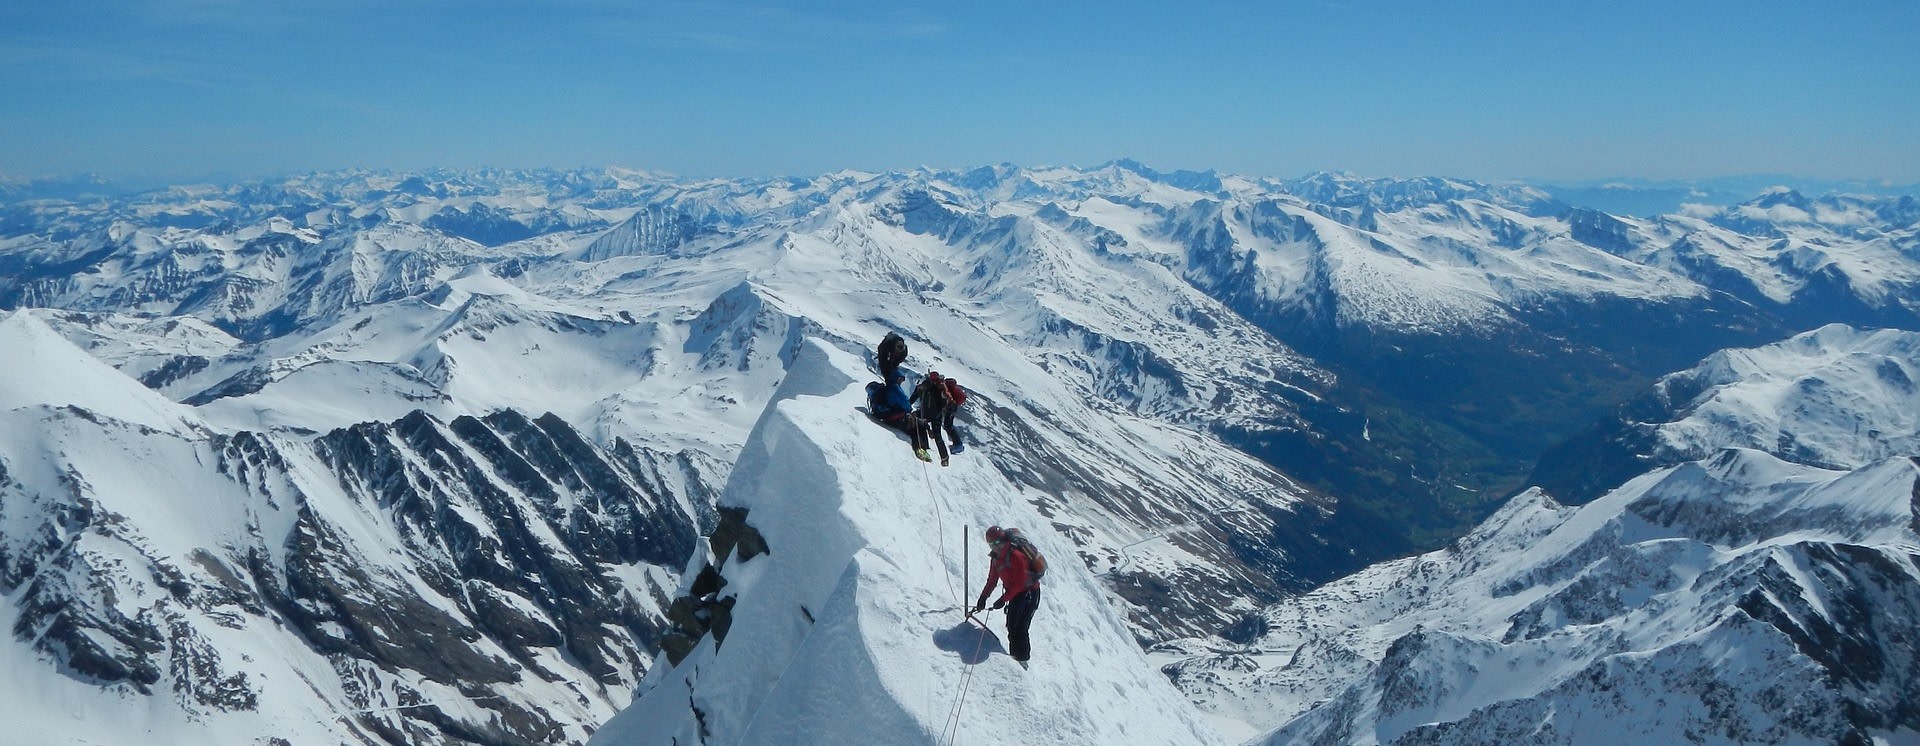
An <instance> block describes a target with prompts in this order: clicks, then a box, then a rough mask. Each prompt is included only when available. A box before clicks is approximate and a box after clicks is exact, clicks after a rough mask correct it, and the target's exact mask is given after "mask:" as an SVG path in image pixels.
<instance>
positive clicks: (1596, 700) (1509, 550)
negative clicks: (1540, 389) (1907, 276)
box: [1161, 328, 1920, 744]
mask: <svg viewBox="0 0 1920 746" xmlns="http://www.w3.org/2000/svg"><path fill="white" fill-rule="evenodd" d="M1915 336H1916V335H1914V334H1911V333H1891V332H1881V333H1860V332H1855V331H1853V330H1850V329H1845V328H1828V329H1822V330H1818V331H1816V332H1811V333H1808V334H1805V335H1802V336H1800V337H1798V338H1795V339H1793V340H1789V341H1787V342H1783V343H1781V344H1779V345H1775V346H1770V347H1767V348H1761V349H1755V350H1742V351H1728V352H1726V353H1722V354H1719V355H1716V356H1715V357H1714V358H1712V359H1710V360H1708V361H1707V362H1705V363H1703V364H1702V365H1701V366H1700V367H1699V368H1697V369H1695V370H1694V371H1689V372H1687V373H1686V374H1681V375H1679V376H1676V378H1687V377H1693V378H1695V379H1699V380H1714V381H1717V382H1718V383H1717V385H1716V387H1715V388H1714V394H1713V395H1712V396H1711V397H1708V399H1707V400H1708V401H1713V402H1719V403H1720V405H1718V406H1698V407H1695V408H1692V409H1690V410H1689V411H1688V412H1687V413H1686V414H1685V416H1683V417H1682V418H1680V419H1678V420H1676V421H1674V422H1672V423H1668V424H1667V425H1665V426H1664V427H1668V428H1671V429H1672V430H1674V431H1675V432H1684V433H1687V434H1689V436H1690V437H1692V438H1693V439H1692V440H1691V441H1689V445H1690V446H1691V447H1694V448H1702V449H1704V448H1706V447H1707V444H1708V443H1709V442H1711V441H1712V440H1713V439H1715V438H1719V439H1722V440H1723V441H1724V442H1721V443H1720V444H1719V445H1720V448H1721V449H1720V450H1717V451H1712V452H1709V453H1707V454H1705V455H1704V456H1703V457H1701V458H1699V459H1697V460H1691V461H1687V462H1684V463H1680V464H1678V465H1675V466H1667V467H1663V468H1656V469H1653V470H1652V471H1649V472H1648V473H1645V474H1643V475H1641V476H1639V477H1636V478H1634V479H1632V480H1630V481H1628V482H1627V483H1626V484H1624V485H1623V486H1621V487H1619V488H1618V489H1615V490H1612V491H1611V492H1609V493H1608V494H1606V495H1605V496H1603V497H1601V498H1600V499H1598V500H1595V501H1593V502H1591V503H1589V504H1587V505H1584V506H1579V507H1568V506H1563V505H1561V504H1559V503H1557V502H1555V501H1554V500H1553V499H1551V498H1550V497H1548V496H1547V495H1546V494H1544V493H1543V492H1541V491H1539V490H1537V489H1536V490H1530V491H1528V492H1526V493H1524V494H1522V495H1520V496H1518V497H1516V498H1514V499H1513V500H1512V501H1511V502H1510V503H1509V504H1508V505H1507V506H1506V507H1505V508H1503V509H1502V510H1501V511H1500V512H1499V513H1497V514H1496V515H1494V516H1493V517H1492V518H1490V519H1488V520H1487V521H1486V522H1485V523H1483V524H1482V525H1481V526H1480V527H1479V528H1478V529H1476V530H1475V531H1474V532H1473V533H1472V534H1470V535H1468V536H1466V537H1464V538H1462V539H1460V540H1459V541H1458V542H1456V543H1455V544H1454V546H1452V547H1451V548H1449V549H1447V550H1443V551H1440V552H1434V553H1431V554H1427V555H1423V556H1419V557H1413V558H1409V559H1406V560H1400V561H1397V562H1392V563H1386V564H1382V565H1378V566H1375V567H1373V568H1369V569H1368V570H1366V571H1364V572H1361V573H1358V574H1356V575H1354V576H1352V577H1349V578H1345V579H1342V580H1340V581H1337V582H1335V583H1331V584H1328V585H1326V586H1323V587H1321V588H1319V589H1316V590H1314V591H1313V592H1311V593H1308V594H1306V595H1304V596H1302V597H1300V598H1298V599H1294V600H1290V601H1288V602H1285V603H1282V604H1280V605H1277V606H1275V607H1272V608H1269V609H1267V610H1266V611H1265V612H1263V613H1262V614H1261V615H1260V617H1259V624H1258V625H1257V628H1256V629H1254V630H1253V632H1254V633H1255V634H1253V635H1252V636H1250V637H1248V638H1245V639H1243V640H1242V643H1244V644H1241V643H1234V642H1229V641H1225V640H1218V639H1216V640H1212V641H1199V640H1194V641H1187V642H1184V643H1181V644H1178V645H1173V646H1168V647H1167V648H1164V649H1163V650H1162V651H1161V652H1162V654H1165V655H1168V656H1170V657H1172V658H1174V659H1176V660H1175V661H1174V662H1172V663H1171V664H1170V665H1169V667H1168V670H1169V672H1170V673H1171V674H1172V675H1173V676H1174V677H1175V679H1176V681H1177V682H1178V683H1179V684H1180V686H1181V687H1182V688H1183V689H1184V690H1185V691H1187V692H1188V694H1189V695H1190V696H1192V697H1194V699H1195V700H1196V701H1197V702H1199V703H1200V704H1201V705H1202V706H1203V707H1205V708H1207V709H1209V710H1210V711H1212V712H1215V713H1217V714H1218V715H1220V716H1222V717H1224V718H1228V719H1231V720H1235V721H1239V722H1244V723H1246V724H1248V725H1250V726H1252V727H1254V728H1267V727H1273V726H1278V728H1277V729H1275V730H1274V731H1272V732H1271V733H1270V734H1269V735H1267V736H1265V737H1264V738H1263V739H1262V740H1263V742H1269V743H1275V744H1283V743H1488V742H1499V741H1506V740H1512V739H1515V738H1519V739H1523V740H1532V741H1538V742H1545V743H1626V742H1643V743H1645V742H1675V741H1678V740H1683V739H1684V740H1696V741H1699V740H1704V741H1706V742H1713V743H1756V742H1758V743H1805V742H1822V743H1833V742H1842V743H1866V742H1867V741H1868V740H1869V739H1872V738H1881V737H1894V736H1896V735H1897V734H1901V733H1905V734H1908V735H1910V734H1911V733H1912V732H1914V731H1915V730H1920V708H1916V707H1915V705H1914V703H1915V702H1920V664H1916V661H1920V657H1916V654H1917V649H1916V647H1915V642H1914V641H1915V640H1920V625H1917V624H1916V621H1915V620H1916V619H1920V617H1916V616H1915V614H1916V612H1920V535H1916V533H1915V531H1916V526H1920V501H1917V500H1916V497H1915V496H1916V495H1920V459H1917V458H1916V457H1915V456H1916V453H1915V452H1914V450H1913V448H1912V447H1911V440H1910V439H1907V440H1901V439H1899V438H1895V439H1893V440H1895V441H1896V442H1904V443H1906V444H1907V445H1906V446H1904V447H1894V448H1890V449H1889V450H1890V451H1891V452H1882V453H1878V454H1873V455H1870V456H1869V457H1867V458H1863V459H1861V460H1858V461H1856V462H1853V463H1850V464H1847V465H1845V466H1843V467H1841V468H1837V469H1823V468H1819V467H1815V466H1809V465H1805V464H1799V463H1793V462H1790V461H1786V460H1782V458H1780V457H1779V456H1777V455H1775V454H1770V453H1767V452H1765V451H1759V450H1752V449H1749V448H1746V447H1744V446H1746V445H1748V444H1749V443H1752V442H1755V440H1756V439H1754V438H1752V434H1754V433H1762V434H1766V433H1771V432H1775V431H1774V430H1772V429H1770V428H1772V427H1773V426H1774V425H1775V424H1776V423H1781V422H1788V421H1791V422H1798V423H1802V424H1799V425H1795V426H1793V427H1795V428H1801V429H1796V430H1794V432H1805V433H1806V434H1807V436H1808V437H1809V439H1811V440H1812V441H1814V442H1828V441H1825V440H1824V439H1823V438H1821V437H1820V436H1821V434H1822V433H1828V432H1831V430H1830V428H1828V427H1826V426H1825V423H1848V424H1849V425H1850V426H1854V427H1859V428H1862V429H1863V430H1862V431H1863V432H1864V430H1868V429H1871V430H1878V431H1881V432H1886V433H1890V434H1898V433H1903V432H1907V431H1908V430H1910V429H1911V423H1910V422H1909V420H1910V419H1911V414H1910V413H1911V409H1910V407H1908V406H1904V405H1903V404H1902V402H1904V399H1903V398H1901V397H1904V396H1906V392H1905V391H1904V390H1903V389H1901V388H1900V387H1893V388H1892V389H1891V390H1889V389H1885V388H1876V387H1863V388H1857V389H1855V390H1854V395H1851V396H1845V397H1835V396H1832V395H1831V391H1832V390H1833V389H1834V388H1836V387H1839V386H1842V385H1846V384H1850V383H1857V382H1858V381H1857V379H1859V377H1860V376H1861V375H1862V373H1863V371H1864V372H1865V373H1866V374H1867V375H1868V376H1869V378H1868V379H1867V380H1871V379H1872V377H1873V376H1876V375H1878V374H1876V373H1874V371H1878V370H1885V369H1887V366H1888V365H1895V366H1897V368H1899V369H1905V368H1910V366H1912V365H1913V364H1914V363H1916V362H1920V356H1917V355H1916V353H1915V350H1916V348H1915V347H1914V346H1913V339H1914V337H1915ZM1782 377H1784V378H1787V379H1790V380H1793V381H1795V382H1796V383H1794V384H1792V385H1784V386H1783V385H1780V383H1779V380H1780V379H1781V378H1782ZM1756 394H1757V395H1756ZM1733 402H1739V405H1738V406H1734V405H1732V403H1733ZM1757 441H1758V442H1760V443H1761V444H1763V445H1773V446H1775V447H1778V448H1780V449H1781V450H1783V451H1787V450H1796V449H1795V448H1793V447H1792V444H1793V443H1795V442H1798V441H1793V440H1786V441H1782V440H1779V439H1776V438H1773V437H1771V436H1770V435H1768V436H1765V437H1760V438H1758V439H1757Z"/></svg>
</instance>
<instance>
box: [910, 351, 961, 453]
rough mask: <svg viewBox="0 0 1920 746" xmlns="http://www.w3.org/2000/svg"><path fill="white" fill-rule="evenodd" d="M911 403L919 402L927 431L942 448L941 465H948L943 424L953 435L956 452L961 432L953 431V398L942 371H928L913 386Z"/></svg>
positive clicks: (958, 447)
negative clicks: (942, 376) (924, 376)
mask: <svg viewBox="0 0 1920 746" xmlns="http://www.w3.org/2000/svg"><path fill="white" fill-rule="evenodd" d="M908 402H909V403H918V404H919V405H920V409H919V411H918V414H919V415H920V419H921V420H922V421H924V422H926V423H927V432H928V433H929V434H931V435H932V436H933V443H934V445H935V446H938V447H939V450H940V465H941V466H946V465H947V441H946V438H944V437H942V436H941V429H942V427H941V426H942V425H945V430H946V432H948V433H951V434H952V435H953V445H954V452H956V453H958V452H959V450H960V434H959V433H956V432H954V431H953V398H952V395H951V394H948V393H947V385H946V381H945V380H944V379H942V378H941V377H940V371H937V370H930V371H927V377H926V378H923V379H921V380H920V385H918V386H915V387H913V396H911V397H908Z"/></svg>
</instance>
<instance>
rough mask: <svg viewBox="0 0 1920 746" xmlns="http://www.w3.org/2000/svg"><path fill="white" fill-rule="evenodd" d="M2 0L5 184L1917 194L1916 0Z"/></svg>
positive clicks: (1919, 85)
mask: <svg viewBox="0 0 1920 746" xmlns="http://www.w3.org/2000/svg"><path fill="white" fill-rule="evenodd" d="M1034 5H1036V4H1026V3H1011V2H1000V1H998V0H995V1H991V2H975V3H965V4H951V5H943V6H937V7H935V6H912V5H906V4H899V3H884V2H877V1H875V0H837V1H835V2H827V3H806V4H803V3H796V2H759V3H751V4H731V3H712V2H687V3H672V4H647V5H644V6H643V5H641V4H629V3H622V2H615V1H613V0H564V1H562V2H555V3H547V4H538V5H536V4H530V3H510V2H502V1H499V0H483V1H481V2H475V3H451V2H437V1H427V0H398V1H391V2H373V1H372V0H335V1H334V2H318V1H317V0H293V1H291V2H286V3H277V4H271V5H266V4H255V3H247V2H242V1H241V0H110V1H109V2H103V3H88V4H67V3H9V4H5V5H4V6H0V66H4V68H5V70H6V73H5V74H4V75H0V99H4V100H6V101H7V102H8V105H7V106H6V107H4V108H0V175H12V176H34V175H43V174H76V173H82V172H91V173H99V174H103V175H107V176H109V177H122V178H145V179H176V180H177V179H192V178H199V177H204V176H208V175H216V174H217V175H224V176H241V177H251V176H260V175H268V174H281V173H292V172H300V171H309V170H332V169H339V168H357V167H364V168H375V169H422V168H433V167H454V168H464V167H476V166H499V167H547V166H551V167H571V166H606V165H617V166H631V167H636V168H645V169H654V170H661V171H667V172H672V173H677V174H682V175H688V176H725V177H734V176H767V175H778V174H791V175H809V174H816V173H823V172H829V171H836V170H841V169H860V170H870V171H884V170H900V169H911V168H915V167H918V166H923V165H926V166H936V167H967V166H977V165H984V164H992V163H1001V162H1014V163H1020V164H1023V165H1093V164H1097V163H1101V162H1105V161H1108V160H1112V159H1114V158H1119V157H1131V158H1137V159H1139V160H1141V161H1143V162H1145V163H1147V164H1149V165H1151V166H1153V167H1155V168H1160V169H1168V170H1172V169H1208V168H1212V169H1218V170H1221V171H1227V172H1234V173H1243V174H1252V175H1271V176H1291V175H1297V174H1301V173H1306V172H1310V171H1316V170H1347V171H1354V172H1358V173H1365V174H1370V175H1399V176H1412V175H1447V176H1458V177H1466V178H1477V179H1486V180H1500V179H1515V178H1533V179H1565V180H1588V179H1601V178H1613V177H1642V178H1652V179H1686V178H1708V177H1718V176H1729V175H1742V174H1756V173H1780V174H1794V175H1797V176H1803V177H1811V178H1823V179H1859V180H1867V181H1881V182H1893V183H1911V182H1917V181H1920V127H1915V126H1913V123H1914V122H1915V121H1920V44H1915V43H1914V42H1913V41H1912V38H1911V33H1912V29H1914V28H1920V4H1915V3H1910V2H1900V1H1897V0H1862V1H1859V2H1844V3H1831V4H1819V5H1818V6H1816V5H1814V4H1806V3H1793V2H1783V1H1777V0H1766V1H1764V2H1756V3H1747V4H1741V5H1738V6H1732V5H1727V4H1722V3H1706V2H1680V3H1654V2H1628V3H1618V4H1594V5H1591V6H1587V7H1562V8H1555V7H1542V6H1543V5H1547V4H1537V3H1520V2H1510V1H1507V0H1467V1H1465V2H1461V3H1450V4H1412V3H1399V2H1386V1H1383V0H1338V1H1325V2H1283V3H1256V2H1196V3H1182V4H1177V5H1173V4H1166V5H1161V4H1156V5H1153V6H1140V7H1135V6H1125V7H1122V6H1114V5H1112V4H1094V3H1085V2H1066V3H1048V4H1037V5H1041V6H1043V7H1034Z"/></svg>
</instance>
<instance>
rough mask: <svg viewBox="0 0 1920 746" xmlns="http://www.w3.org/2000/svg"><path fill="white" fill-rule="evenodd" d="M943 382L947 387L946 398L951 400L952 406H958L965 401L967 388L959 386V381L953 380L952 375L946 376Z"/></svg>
mask: <svg viewBox="0 0 1920 746" xmlns="http://www.w3.org/2000/svg"><path fill="white" fill-rule="evenodd" d="M944 383H945V384H946V387H947V399H949V400H951V401H952V402H953V406H955V407H959V406H960V405H962V404H965V403H967V390H966V389H963V388H960V384H959V382H957V381H955V380H953V376H947V380H946V381H944Z"/></svg>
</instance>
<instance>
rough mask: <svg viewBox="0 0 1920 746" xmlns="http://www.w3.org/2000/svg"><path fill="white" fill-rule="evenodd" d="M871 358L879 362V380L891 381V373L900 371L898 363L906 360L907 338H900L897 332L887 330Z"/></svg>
mask: <svg viewBox="0 0 1920 746" xmlns="http://www.w3.org/2000/svg"><path fill="white" fill-rule="evenodd" d="M873 358H874V361H875V362H877V363H879V364H880V380H882V381H892V380H893V374H895V373H898V372H899V371H900V364H901V363H904V362H906V361H907V340H904V339H901V338H900V333H899V332H887V336H886V337H885V338H883V339H881V340H880V348H879V349H878V350H875V351H874V356H873Z"/></svg>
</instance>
